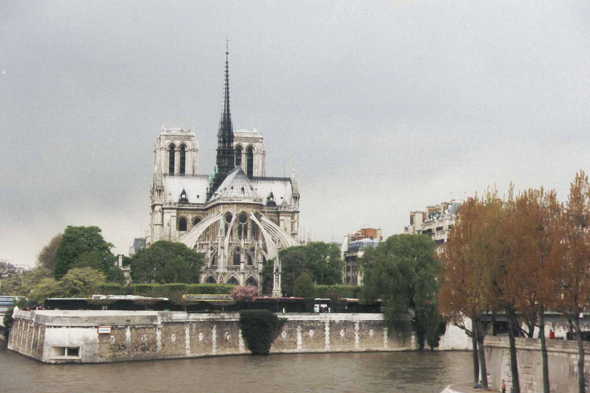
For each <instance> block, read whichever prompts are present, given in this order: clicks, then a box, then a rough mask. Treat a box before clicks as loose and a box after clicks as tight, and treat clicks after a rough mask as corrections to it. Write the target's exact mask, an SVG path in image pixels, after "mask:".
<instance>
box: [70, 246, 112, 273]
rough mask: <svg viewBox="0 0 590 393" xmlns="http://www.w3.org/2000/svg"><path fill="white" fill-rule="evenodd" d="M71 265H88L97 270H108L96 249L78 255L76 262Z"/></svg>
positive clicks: (80, 266) (78, 266)
mask: <svg viewBox="0 0 590 393" xmlns="http://www.w3.org/2000/svg"><path fill="white" fill-rule="evenodd" d="M71 267H72V268H75V267H77V268H79V269H81V268H84V267H89V268H91V269H94V270H98V271H99V272H104V271H106V270H108V269H106V266H105V265H104V262H103V258H102V255H100V252H99V251H96V250H94V251H88V252H85V253H83V254H81V255H80V256H78V258H77V259H76V262H75V263H74V264H72V266H71ZM109 269H110V268H109Z"/></svg>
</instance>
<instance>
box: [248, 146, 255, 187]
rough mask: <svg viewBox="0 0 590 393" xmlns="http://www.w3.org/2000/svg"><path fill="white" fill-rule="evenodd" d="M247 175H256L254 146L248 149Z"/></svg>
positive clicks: (250, 176)
mask: <svg viewBox="0 0 590 393" xmlns="http://www.w3.org/2000/svg"><path fill="white" fill-rule="evenodd" d="M246 175H247V176H248V177H249V178H250V179H252V176H254V149H253V148H252V146H250V147H248V149H246Z"/></svg>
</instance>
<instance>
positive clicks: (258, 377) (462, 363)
mask: <svg viewBox="0 0 590 393" xmlns="http://www.w3.org/2000/svg"><path fill="white" fill-rule="evenodd" d="M471 369H472V366H471V354H470V353H469V352H433V353H431V352H424V353H416V352H397V353H396V352H389V353H376V352H372V353H341V354H301V355H273V356H265V357H253V356H228V357H216V358H201V359H183V360H165V361H151V362H137V363H111V364H94V365H46V364H42V363H39V362H37V361H34V360H31V359H29V358H26V357H24V356H22V355H18V354H16V353H13V352H11V351H8V350H7V349H6V344H5V343H3V342H0V375H1V378H2V381H1V382H0V384H1V385H0V391H2V392H56V393H69V392H80V393H86V392H89V393H94V392H97V393H98V392H101V393H107V392H113V393H126V392H138V393H149V392H179V393H180V392H182V393H185V392H207V393H212V392H224V393H225V392H244V393H247V392H256V393H290V392H351V393H361V392H404V393H440V391H441V390H443V389H444V388H445V386H447V385H449V384H450V383H452V382H465V381H469V380H470V379H471V378H472V375H473V374H472V371H471Z"/></svg>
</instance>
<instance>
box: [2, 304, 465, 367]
mask: <svg viewBox="0 0 590 393" xmlns="http://www.w3.org/2000/svg"><path fill="white" fill-rule="evenodd" d="M280 317H281V318H285V319H286V323H285V324H284V326H283V328H282V330H281V332H280V333H279V335H278V337H277V338H276V339H275V341H274V343H273V345H272V347H271V353H309V352H325V353H328V352H329V353H333V352H365V351H375V352H393V351H407V350H412V349H416V345H415V342H414V340H413V339H412V340H406V341H402V340H401V339H399V337H397V336H395V335H392V336H390V335H389V334H388V333H389V332H388V330H387V326H386V323H385V321H384V320H383V314H348V313H346V314H338V313H327V314H295V313H294V314H280ZM470 344H471V342H470V340H469V339H468V337H467V336H466V335H465V334H464V333H463V331H460V329H458V328H455V329H454V328H450V329H448V331H447V333H446V334H445V336H443V337H442V339H441V342H440V347H439V349H441V350H465V349H469V346H470ZM8 348H9V349H10V350H13V351H15V352H18V353H20V354H22V355H25V356H29V357H31V358H34V359H36V360H39V361H41V362H46V363H105V362H121V361H138V360H156V359H174V358H193V357H205V356H220V355H240V354H248V353H249V351H248V349H247V347H246V345H245V342H244V340H243V338H242V332H241V329H240V326H239V314H237V313H219V314H187V313H183V312H160V311H131V312H130V311H22V310H19V311H18V313H17V314H16V315H15V321H14V325H13V328H12V330H11V335H10V339H9V343H8Z"/></svg>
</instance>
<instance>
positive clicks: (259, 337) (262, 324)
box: [240, 310, 287, 355]
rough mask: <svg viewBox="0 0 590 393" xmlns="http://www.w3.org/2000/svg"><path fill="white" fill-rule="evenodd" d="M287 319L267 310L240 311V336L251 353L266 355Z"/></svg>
mask: <svg viewBox="0 0 590 393" xmlns="http://www.w3.org/2000/svg"><path fill="white" fill-rule="evenodd" d="M286 321H287V320H286V319H284V318H278V317H277V316H276V315H275V314H274V313H273V312H272V311H269V310H244V311H240V329H241V330H242V336H243V337H244V341H245V342H246V345H247V346H248V349H249V350H250V352H252V354H253V355H268V354H269V353H270V346H271V345H272V343H273V341H274V340H275V339H276V338H277V336H278V335H279V333H280V332H281V329H282V328H283V325H284V324H285V322H286Z"/></svg>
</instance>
